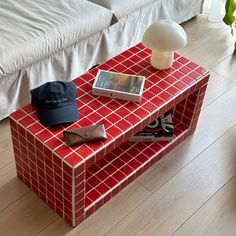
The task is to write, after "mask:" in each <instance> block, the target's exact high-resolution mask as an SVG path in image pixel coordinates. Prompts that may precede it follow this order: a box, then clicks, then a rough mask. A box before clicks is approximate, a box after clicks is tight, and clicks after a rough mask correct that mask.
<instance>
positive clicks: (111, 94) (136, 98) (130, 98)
mask: <svg viewBox="0 0 236 236" xmlns="http://www.w3.org/2000/svg"><path fill="white" fill-rule="evenodd" d="M92 94H93V95H97V96H103V97H109V98H115V99H122V100H126V101H133V102H140V101H141V96H136V95H132V94H121V93H117V92H115V91H111V90H110V91H106V90H100V89H96V88H93V90H92Z"/></svg>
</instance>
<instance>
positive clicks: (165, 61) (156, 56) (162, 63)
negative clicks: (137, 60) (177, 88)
mask: <svg viewBox="0 0 236 236" xmlns="http://www.w3.org/2000/svg"><path fill="white" fill-rule="evenodd" d="M173 60H174V52H162V51H152V54H151V59H150V62H151V65H152V66H153V67H154V68H156V69H159V70H166V69H168V68H170V67H171V66H172V64H173Z"/></svg>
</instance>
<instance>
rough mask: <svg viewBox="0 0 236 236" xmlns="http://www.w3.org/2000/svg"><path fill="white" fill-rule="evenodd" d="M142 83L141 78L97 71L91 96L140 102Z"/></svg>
mask: <svg viewBox="0 0 236 236" xmlns="http://www.w3.org/2000/svg"><path fill="white" fill-rule="evenodd" d="M144 83H145V77H143V76H139V75H130V74H122V73H117V72H111V71H104V70H99V71H98V73H97V76H96V78H95V81H94V83H93V88H92V94H93V95H98V96H104V97H110V98H117V99H123V100H127V101H133V102H140V101H141V97H142V93H143V88H144Z"/></svg>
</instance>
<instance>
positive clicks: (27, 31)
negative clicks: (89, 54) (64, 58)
mask: <svg viewBox="0 0 236 236" xmlns="http://www.w3.org/2000/svg"><path fill="white" fill-rule="evenodd" d="M112 16H113V14H112V12H110V11H109V10H107V9H105V8H103V7H100V6H97V5H95V4H93V3H90V2H88V1H85V0H36V1H34V0H1V1H0V79H1V77H3V76H6V75H9V74H11V73H13V72H15V71H17V70H19V69H21V68H22V67H25V66H28V65H29V64H32V63H34V62H36V61H39V60H42V59H44V58H45V57H47V56H50V55H51V54H53V53H54V52H55V51H57V50H58V48H59V49H63V48H66V47H67V46H69V45H71V44H73V43H74V42H77V41H78V40H82V39H83V38H87V37H88V36H90V35H92V34H94V33H97V32H99V31H101V30H102V29H104V28H107V27H109V26H110V24H111V20H112ZM2 79H3V78H2Z"/></svg>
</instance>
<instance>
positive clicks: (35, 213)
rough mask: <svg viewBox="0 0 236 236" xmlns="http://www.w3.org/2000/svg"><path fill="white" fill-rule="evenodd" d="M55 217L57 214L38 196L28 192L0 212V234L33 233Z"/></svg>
mask: <svg viewBox="0 0 236 236" xmlns="http://www.w3.org/2000/svg"><path fill="white" fill-rule="evenodd" d="M57 217H58V216H57V214H56V213H54V212H53V211H52V210H51V209H50V208H49V207H48V206H47V205H46V204H44V203H43V202H42V201H41V200H40V199H39V198H38V196H36V195H35V194H34V193H32V192H30V193H29V194H27V195H26V196H25V197H23V198H21V199H20V200H18V201H16V202H15V203H14V204H12V205H11V206H10V207H8V208H7V209H5V210H4V211H2V212H0V219H1V220H0V235H1V236H16V235H17V236H21V235H22V236H26V235H29V236H31V235H35V234H36V233H37V232H39V231H40V230H42V229H43V228H44V227H45V226H47V225H48V224H50V223H52V222H53V221H55V219H56V218H57Z"/></svg>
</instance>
